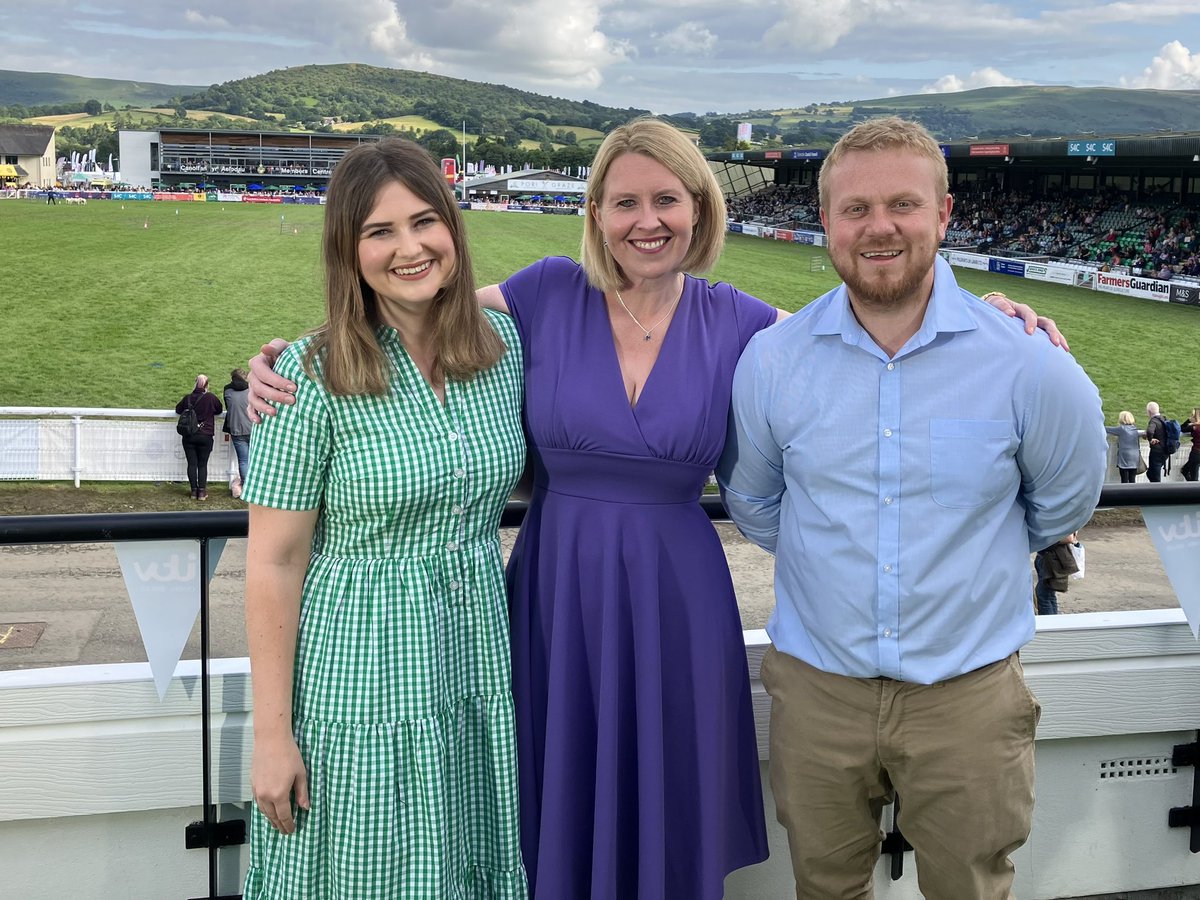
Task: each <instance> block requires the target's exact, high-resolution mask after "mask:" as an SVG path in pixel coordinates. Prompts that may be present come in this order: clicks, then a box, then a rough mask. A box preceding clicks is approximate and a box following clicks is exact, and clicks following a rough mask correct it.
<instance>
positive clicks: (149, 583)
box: [115, 538, 225, 700]
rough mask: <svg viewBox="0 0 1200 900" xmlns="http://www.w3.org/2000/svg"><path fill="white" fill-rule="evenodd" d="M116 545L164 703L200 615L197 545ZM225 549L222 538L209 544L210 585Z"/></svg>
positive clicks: (154, 542) (135, 614) (159, 695)
mask: <svg viewBox="0 0 1200 900" xmlns="http://www.w3.org/2000/svg"><path fill="white" fill-rule="evenodd" d="M115 546H116V548H117V560H118V562H120V564H121V574H122V575H123V576H124V577H125V589H126V590H127V591H128V592H129V600H130V602H131V603H132V604H133V614H134V616H136V617H137V623H138V629H139V630H140V631H141V632H142V644H143V645H144V646H145V648H146V659H147V660H149V662H150V672H151V674H152V675H153V676H154V686H155V687H156V688H157V689H158V699H159V700H162V699H163V697H165V696H166V693H167V687H168V686H169V685H170V683H171V677H172V676H173V675H174V674H175V666H176V665H177V664H178V663H179V657H180V656H181V655H182V654H183V648H184V645H185V644H187V639H188V635H189V634H191V633H192V626H194V625H195V624H196V616H197V615H199V613H200V544H199V543H198V542H197V541H194V540H183V541H119V542H117V543H116V544H115ZM224 549H225V539H224V538H216V539H213V540H210V541H209V542H208V572H207V578H208V581H209V582H211V581H212V576H213V572H215V571H216V569H217V561H218V560H219V559H220V558H221V551H223V550H224Z"/></svg>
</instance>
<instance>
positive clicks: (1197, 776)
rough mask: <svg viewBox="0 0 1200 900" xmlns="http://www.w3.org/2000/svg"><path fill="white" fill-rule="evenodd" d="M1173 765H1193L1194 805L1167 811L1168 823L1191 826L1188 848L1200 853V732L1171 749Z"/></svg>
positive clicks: (1172, 825) (1173, 825)
mask: <svg viewBox="0 0 1200 900" xmlns="http://www.w3.org/2000/svg"><path fill="white" fill-rule="evenodd" d="M1171 765H1173V766H1175V767H1176V768H1181V767H1183V766H1191V767H1192V805H1191V806H1176V807H1174V808H1173V809H1172V810H1171V811H1170V812H1169V813H1167V825H1169V826H1170V827H1171V828H1190V829H1191V831H1192V834H1191V840H1190V841H1189V842H1188V849H1189V850H1191V851H1192V852H1193V853H1200V734H1198V735H1197V740H1195V741H1192V743H1190V744H1176V745H1175V747H1174V749H1172V751H1171Z"/></svg>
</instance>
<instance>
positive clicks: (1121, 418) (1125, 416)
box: [1117, 409, 1134, 425]
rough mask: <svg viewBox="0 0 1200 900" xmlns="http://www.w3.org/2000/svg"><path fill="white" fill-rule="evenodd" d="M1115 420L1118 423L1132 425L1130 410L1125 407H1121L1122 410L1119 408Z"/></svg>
mask: <svg viewBox="0 0 1200 900" xmlns="http://www.w3.org/2000/svg"><path fill="white" fill-rule="evenodd" d="M1117 422H1118V423H1119V424H1121V425H1132V424H1134V422H1133V413H1131V412H1130V411H1129V410H1127V409H1123V410H1121V414H1120V415H1118V416H1117Z"/></svg>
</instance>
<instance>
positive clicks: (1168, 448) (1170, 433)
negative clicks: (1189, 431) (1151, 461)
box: [1162, 416, 1183, 456]
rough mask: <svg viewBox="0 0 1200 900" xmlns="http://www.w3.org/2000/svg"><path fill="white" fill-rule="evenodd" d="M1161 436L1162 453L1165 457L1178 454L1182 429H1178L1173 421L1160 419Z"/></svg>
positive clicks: (1164, 418)
mask: <svg viewBox="0 0 1200 900" xmlns="http://www.w3.org/2000/svg"><path fill="white" fill-rule="evenodd" d="M1162 426H1163V436H1162V452H1163V453H1164V454H1166V455H1167V456H1170V455H1171V454H1172V453H1178V452H1179V442H1180V440H1182V438H1183V429H1181V428H1180V427H1179V422H1178V421H1177V420H1175V419H1168V418H1167V417H1166V416H1163V417H1162Z"/></svg>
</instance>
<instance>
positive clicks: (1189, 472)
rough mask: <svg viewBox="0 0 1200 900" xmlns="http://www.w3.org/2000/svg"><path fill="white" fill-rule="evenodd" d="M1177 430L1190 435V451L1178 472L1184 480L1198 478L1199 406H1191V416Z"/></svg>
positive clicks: (1199, 459) (1199, 448) (1199, 446)
mask: <svg viewBox="0 0 1200 900" xmlns="http://www.w3.org/2000/svg"><path fill="white" fill-rule="evenodd" d="M1179 430H1180V431H1182V432H1183V433H1184V434H1190V435H1191V436H1192V451H1191V452H1190V453H1189V454H1188V458H1187V461H1186V462H1185V463H1184V464H1183V468H1182V469H1180V473H1181V474H1182V475H1183V479H1184V481H1197V480H1200V406H1198V407H1193V408H1192V414H1191V416H1189V417H1188V420H1187V421H1186V422H1184V423H1183V424H1182V425H1181V426H1179Z"/></svg>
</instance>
